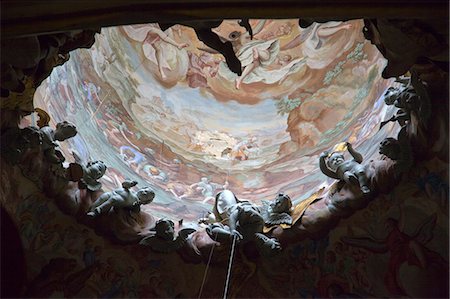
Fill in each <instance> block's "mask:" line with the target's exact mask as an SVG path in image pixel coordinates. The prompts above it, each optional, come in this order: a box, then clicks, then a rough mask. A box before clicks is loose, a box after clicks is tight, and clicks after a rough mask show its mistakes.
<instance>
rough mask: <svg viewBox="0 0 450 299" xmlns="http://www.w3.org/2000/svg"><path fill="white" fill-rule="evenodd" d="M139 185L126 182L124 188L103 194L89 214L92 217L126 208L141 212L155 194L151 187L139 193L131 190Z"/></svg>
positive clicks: (140, 190) (123, 184)
mask: <svg viewBox="0 0 450 299" xmlns="http://www.w3.org/2000/svg"><path fill="white" fill-rule="evenodd" d="M136 185H137V182H136V181H124V182H123V183H122V188H119V189H116V190H113V191H110V192H105V193H103V194H102V195H101V196H100V197H99V198H98V199H97V200H96V201H95V202H94V203H93V204H92V206H91V208H90V211H89V212H88V213H87V215H88V216H90V217H96V216H98V215H100V214H104V213H108V212H109V211H110V210H111V209H112V208H125V209H130V210H133V211H139V210H140V206H141V205H146V204H149V203H151V202H152V201H153V199H154V198H155V192H153V190H152V189H151V188H150V187H144V188H141V189H139V190H138V191H137V192H134V191H132V190H130V188H131V187H134V186H136Z"/></svg>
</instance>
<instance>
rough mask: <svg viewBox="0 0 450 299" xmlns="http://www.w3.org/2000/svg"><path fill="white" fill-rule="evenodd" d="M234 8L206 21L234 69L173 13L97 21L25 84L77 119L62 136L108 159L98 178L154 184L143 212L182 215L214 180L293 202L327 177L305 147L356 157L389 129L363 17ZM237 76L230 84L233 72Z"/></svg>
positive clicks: (38, 100)
mask: <svg viewBox="0 0 450 299" xmlns="http://www.w3.org/2000/svg"><path fill="white" fill-rule="evenodd" d="M250 24H251V25H252V28H253V29H254V37H253V39H251V38H250V36H249V35H248V33H246V31H245V29H244V28H243V27H241V26H239V25H238V23H237V21H235V20H227V21H224V22H223V23H222V24H221V25H220V26H219V27H217V28H215V29H214V32H216V33H217V34H218V35H219V36H220V37H221V38H222V39H223V40H224V41H225V40H229V41H231V42H232V44H233V46H234V50H235V52H236V54H237V57H238V58H239V59H240V61H241V63H242V66H243V75H242V76H241V77H238V76H237V75H236V74H234V73H233V72H231V71H230V70H229V68H228V67H227V65H226V63H225V60H224V58H223V56H222V55H220V54H217V53H215V52H214V51H213V50H212V49H210V48H208V47H207V46H206V45H204V44H203V43H202V42H200V41H199V40H198V39H197V37H196V34H195V32H194V31H193V30H192V29H191V28H189V27H184V26H181V25H175V26H173V27H171V28H169V29H167V30H166V31H164V32H163V31H161V30H160V28H159V26H158V25H157V24H143V25H128V26H123V27H111V28H103V29H102V31H101V34H97V35H96V42H95V44H94V45H93V47H92V48H91V49H80V50H77V51H74V52H71V58H70V60H69V61H68V62H67V63H65V64H64V65H62V66H60V67H57V68H55V69H54V71H53V73H52V74H51V76H50V77H49V78H48V79H47V80H46V81H45V82H44V83H43V84H42V85H41V86H40V88H39V89H38V91H37V92H36V95H35V106H36V107H40V108H43V109H44V110H47V111H48V112H49V114H50V115H51V117H52V122H53V123H56V122H58V121H62V120H67V121H70V122H73V123H74V124H76V126H77V128H78V132H79V133H78V135H77V136H76V137H74V138H72V139H70V140H68V141H66V142H63V143H61V148H62V150H63V151H64V154H65V156H66V157H68V158H67V160H68V161H71V159H72V158H71V157H70V151H71V150H76V151H77V152H78V153H79V155H80V156H81V157H82V158H83V159H84V160H85V161H86V162H87V161H89V160H102V161H104V162H105V163H106V164H107V166H108V171H107V173H106V175H105V176H104V177H103V178H102V183H103V186H104V189H105V190H111V189H114V188H117V187H119V186H120V182H121V181H122V180H124V179H134V180H136V181H138V182H139V185H138V186H141V187H143V186H146V185H150V186H152V187H153V188H154V189H155V190H156V194H157V196H156V199H155V201H154V203H152V204H150V205H147V206H145V207H144V210H148V211H149V212H150V213H152V214H154V215H156V216H161V217H162V216H166V217H170V218H172V219H174V220H175V219H176V218H184V219H186V220H192V221H193V220H195V219H197V218H199V217H201V216H202V215H204V214H205V212H206V211H208V210H210V209H211V206H212V204H213V200H212V198H211V197H212V196H214V195H215V193H216V192H217V191H220V190H222V189H223V188H228V189H230V190H232V191H233V192H235V193H236V194H237V196H238V197H239V198H244V199H248V200H251V201H254V202H256V203H260V201H261V200H269V199H272V198H273V197H274V196H275V195H276V194H277V193H278V192H285V193H287V194H289V195H290V196H291V198H292V199H293V200H294V202H298V201H301V200H302V199H304V198H306V197H307V196H308V195H310V194H311V193H312V192H314V191H316V190H318V189H319V188H320V187H324V186H329V185H330V184H331V183H332V182H333V180H331V179H327V178H326V177H325V176H324V175H323V174H322V173H321V172H320V170H319V167H318V158H319V155H320V153H321V152H322V151H324V150H330V149H331V148H333V146H334V145H335V144H337V143H339V142H342V141H350V142H352V143H353V145H354V147H355V148H356V149H357V150H359V151H360V152H361V153H362V154H363V156H364V157H365V159H366V160H369V159H371V158H374V157H376V156H377V155H378V143H379V142H380V141H381V140H382V139H383V138H384V137H386V136H387V135H389V136H391V135H393V133H394V132H393V127H392V126H390V125H388V126H385V127H383V129H382V130H379V124H380V122H381V121H382V120H384V119H387V118H389V117H390V115H392V113H394V111H392V108H389V107H388V106H386V105H384V102H383V97H382V96H383V94H384V92H385V90H386V89H387V88H388V87H389V86H392V85H393V84H395V83H394V82H393V80H384V79H382V78H381V75H380V74H381V71H382V70H383V68H384V65H385V60H384V59H383V57H382V56H381V54H380V53H379V52H378V50H377V49H376V48H375V47H374V46H373V45H371V44H370V42H368V41H366V40H365V39H364V37H363V35H362V27H363V24H362V21H361V20H354V21H348V22H329V23H324V24H317V23H314V24H313V25H312V26H310V27H308V28H307V29H302V28H300V27H299V26H298V20H251V21H250ZM239 81H241V82H240V84H239Z"/></svg>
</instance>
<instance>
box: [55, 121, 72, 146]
mask: <svg viewBox="0 0 450 299" xmlns="http://www.w3.org/2000/svg"><path fill="white" fill-rule="evenodd" d="M75 135H77V128H76V127H75V125H74V124H71V123H69V122H67V121H63V122H60V123H57V124H56V130H55V140H58V141H64V140H66V139H69V138H72V137H73V136H75Z"/></svg>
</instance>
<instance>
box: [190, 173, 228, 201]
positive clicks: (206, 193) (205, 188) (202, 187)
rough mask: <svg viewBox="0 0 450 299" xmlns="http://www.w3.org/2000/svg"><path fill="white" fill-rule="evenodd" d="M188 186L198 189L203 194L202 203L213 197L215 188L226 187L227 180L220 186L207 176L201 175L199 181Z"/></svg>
mask: <svg viewBox="0 0 450 299" xmlns="http://www.w3.org/2000/svg"><path fill="white" fill-rule="evenodd" d="M189 188H191V189H195V190H197V191H200V192H201V193H202V196H203V203H206V202H208V201H210V200H211V199H214V192H215V191H216V190H217V189H224V190H225V189H227V188H228V182H225V184H224V185H223V186H222V185H219V184H216V183H213V182H211V181H210V180H209V179H208V178H207V177H202V178H201V179H200V182H198V183H194V184H192V185H190V186H189Z"/></svg>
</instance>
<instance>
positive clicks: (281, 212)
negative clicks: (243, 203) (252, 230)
mask: <svg viewBox="0 0 450 299" xmlns="http://www.w3.org/2000/svg"><path fill="white" fill-rule="evenodd" d="M263 204H264V207H265V208H264V209H263V212H262V216H263V218H264V223H265V224H266V225H269V226H273V225H279V224H289V225H291V224H292V217H291V209H292V201H291V198H290V197H289V195H287V194H284V193H279V194H278V195H277V196H276V197H275V199H274V200H273V201H272V202H270V203H269V202H267V201H263Z"/></svg>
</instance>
